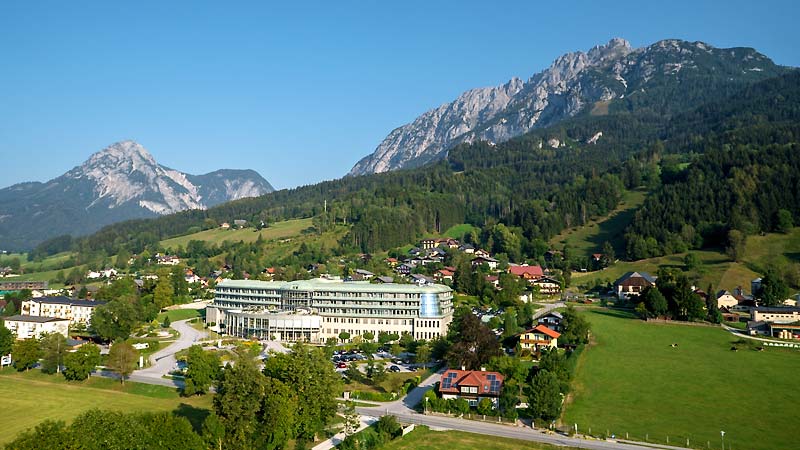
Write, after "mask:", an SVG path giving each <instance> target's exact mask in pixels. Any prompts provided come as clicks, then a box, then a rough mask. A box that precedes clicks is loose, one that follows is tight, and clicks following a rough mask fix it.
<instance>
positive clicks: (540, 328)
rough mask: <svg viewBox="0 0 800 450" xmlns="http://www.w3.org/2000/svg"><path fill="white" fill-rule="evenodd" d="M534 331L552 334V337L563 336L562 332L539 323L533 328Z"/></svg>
mask: <svg viewBox="0 0 800 450" xmlns="http://www.w3.org/2000/svg"><path fill="white" fill-rule="evenodd" d="M533 331H534V332H539V333H542V334H544V335H547V336H550V337H551V338H552V339H557V338H558V337H559V336H561V333H559V332H557V331H554V330H551V329H550V328H547V327H546V326H544V325H537V326H536V328H534V329H533Z"/></svg>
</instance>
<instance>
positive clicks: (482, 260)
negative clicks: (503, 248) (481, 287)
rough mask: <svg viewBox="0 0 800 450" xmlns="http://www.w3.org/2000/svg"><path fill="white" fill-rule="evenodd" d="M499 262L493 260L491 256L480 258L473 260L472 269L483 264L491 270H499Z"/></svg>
mask: <svg viewBox="0 0 800 450" xmlns="http://www.w3.org/2000/svg"><path fill="white" fill-rule="evenodd" d="M498 262H499V261H497V260H496V259H494V258H492V257H491V256H478V257H477V258H475V259H473V260H472V267H473V268H475V267H478V266H480V265H482V264H486V265H488V266H489V268H490V269H492V270H494V269H497V264H498Z"/></svg>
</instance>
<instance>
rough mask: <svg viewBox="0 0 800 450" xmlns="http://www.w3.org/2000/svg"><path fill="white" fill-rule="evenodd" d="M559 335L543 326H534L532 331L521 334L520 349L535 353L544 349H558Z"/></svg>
mask: <svg viewBox="0 0 800 450" xmlns="http://www.w3.org/2000/svg"><path fill="white" fill-rule="evenodd" d="M560 336H561V333H559V332H557V331H555V330H551V329H550V328H547V327H546V326H544V325H536V327H535V328H533V329H532V330H528V331H526V332H524V333H522V336H521V337H520V340H519V343H520V346H521V347H522V348H525V349H529V350H533V351H537V350H542V349H545V348H556V347H558V338H559V337H560Z"/></svg>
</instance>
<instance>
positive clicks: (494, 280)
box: [486, 275, 500, 289]
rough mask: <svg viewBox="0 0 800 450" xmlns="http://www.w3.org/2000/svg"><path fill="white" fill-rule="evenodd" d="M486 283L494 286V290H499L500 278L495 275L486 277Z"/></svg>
mask: <svg viewBox="0 0 800 450" xmlns="http://www.w3.org/2000/svg"><path fill="white" fill-rule="evenodd" d="M486 282H487V283H489V284H491V285H492V286H494V288H495V289H500V277H498V276H497V275H486Z"/></svg>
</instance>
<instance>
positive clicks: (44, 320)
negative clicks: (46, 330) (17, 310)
mask: <svg viewBox="0 0 800 450" xmlns="http://www.w3.org/2000/svg"><path fill="white" fill-rule="evenodd" d="M3 320H5V321H6V322H9V321H11V322H35V323H47V322H61V321H64V322H69V319H60V318H58V317H42V316H23V315H21V314H18V315H16V316H9V317H6V318H5V319H3Z"/></svg>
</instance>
